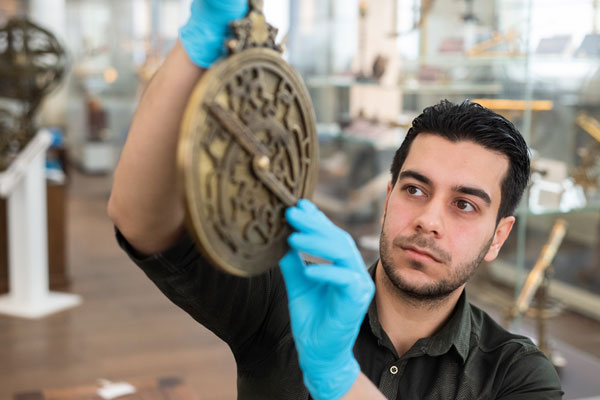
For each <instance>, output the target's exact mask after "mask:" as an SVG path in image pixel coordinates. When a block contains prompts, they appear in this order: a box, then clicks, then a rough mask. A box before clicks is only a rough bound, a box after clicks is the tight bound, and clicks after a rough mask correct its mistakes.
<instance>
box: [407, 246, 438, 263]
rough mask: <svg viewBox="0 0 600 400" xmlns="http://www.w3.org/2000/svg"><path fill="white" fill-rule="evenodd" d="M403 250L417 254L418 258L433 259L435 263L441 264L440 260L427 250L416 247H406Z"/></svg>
mask: <svg viewBox="0 0 600 400" xmlns="http://www.w3.org/2000/svg"><path fill="white" fill-rule="evenodd" d="M402 249H403V250H405V251H411V252H413V253H415V254H416V255H417V256H422V257H429V258H430V259H432V260H433V261H435V262H438V263H439V262H440V260H439V259H438V258H437V257H436V256H434V255H433V254H431V253H430V252H429V251H427V250H425V249H421V248H419V247H416V246H406V247H402Z"/></svg>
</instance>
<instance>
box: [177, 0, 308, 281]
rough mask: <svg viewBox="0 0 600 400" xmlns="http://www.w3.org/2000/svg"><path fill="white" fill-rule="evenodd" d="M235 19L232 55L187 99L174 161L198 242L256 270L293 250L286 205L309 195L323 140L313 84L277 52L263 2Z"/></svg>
mask: <svg viewBox="0 0 600 400" xmlns="http://www.w3.org/2000/svg"><path fill="white" fill-rule="evenodd" d="M230 27H231V30H232V31H233V34H234V37H235V38H234V39H231V40H229V41H227V43H226V47H227V49H228V52H229V55H228V57H226V58H224V59H222V60H220V61H218V62H217V63H216V64H215V65H214V66H213V67H211V68H210V69H209V70H208V71H206V73H205V74H204V75H203V77H202V79H201V80H200V82H199V83H198V85H197V87H196V88H195V90H194V92H193V94H192V96H191V98H190V101H189V104H188V107H187V109H186V112H185V116H184V121H183V124H182V132H181V139H180V143H179V155H178V162H179V170H180V175H181V178H182V182H183V186H184V191H185V193H184V195H185V203H186V209H187V222H188V226H189V229H190V231H191V232H192V234H193V236H194V237H195V239H196V241H197V243H198V245H199V248H200V250H201V251H202V253H203V254H204V256H205V257H207V258H208V260H209V261H210V262H211V263H212V264H213V265H214V266H216V267H217V268H220V269H221V270H224V271H226V272H228V273H231V274H234V275H239V276H251V275H256V274H259V273H262V272H264V271H266V270H267V269H269V268H271V267H274V266H276V265H277V262H278V261H279V259H280V258H281V257H282V256H283V255H284V254H285V253H286V251H287V241H286V239H287V236H288V235H289V233H290V228H289V227H288V225H287V223H286V220H285V216H284V212H285V209H286V208H287V207H288V206H291V205H293V204H295V203H296V202H297V200H298V199H300V198H310V197H311V196H312V192H313V190H314V186H315V182H316V175H317V172H318V171H317V162H318V141H317V135H316V128H315V117H314V111H313V109H312V104H311V101H310V97H309V95H308V91H307V90H306V88H305V86H304V84H303V82H302V80H301V79H300V77H299V76H298V75H297V74H296V72H294V70H293V69H292V67H291V66H290V65H288V64H287V63H286V62H285V61H284V60H283V59H282V58H281V51H282V50H281V48H280V46H278V45H277V44H275V36H276V34H277V30H276V29H275V28H274V27H272V26H271V25H269V24H267V23H266V21H265V18H264V15H263V13H262V2H261V1H250V7H249V12H248V14H247V16H246V17H245V18H243V19H241V20H236V21H234V22H232V24H231V25H230Z"/></svg>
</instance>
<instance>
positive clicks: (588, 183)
mask: <svg viewBox="0 0 600 400" xmlns="http://www.w3.org/2000/svg"><path fill="white" fill-rule="evenodd" d="M575 121H576V123H577V125H579V126H580V127H581V129H583V130H584V131H585V132H587V133H588V134H589V135H590V136H591V137H592V138H594V139H595V140H596V142H594V143H592V144H591V145H589V146H586V147H581V148H579V149H578V150H577V153H578V155H579V158H580V163H579V166H578V167H577V168H575V170H574V171H573V179H575V183H577V184H578V185H581V186H582V187H583V188H584V189H598V187H599V186H600V172H599V170H598V169H599V168H600V121H598V120H597V119H596V118H594V117H592V116H591V115H589V114H587V113H585V112H580V113H579V114H578V115H577V119H576V120H575Z"/></svg>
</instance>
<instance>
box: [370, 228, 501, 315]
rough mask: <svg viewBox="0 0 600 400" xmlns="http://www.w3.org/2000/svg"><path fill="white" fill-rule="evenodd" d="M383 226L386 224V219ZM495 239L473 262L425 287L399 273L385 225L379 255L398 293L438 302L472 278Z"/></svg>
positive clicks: (419, 300) (414, 263)
mask: <svg viewBox="0 0 600 400" xmlns="http://www.w3.org/2000/svg"><path fill="white" fill-rule="evenodd" d="M383 226H385V219H384V224H383ZM493 239H494V236H493V235H492V237H491V238H490V240H489V241H488V242H487V243H486V244H485V245H484V246H483V247H482V248H481V250H480V251H479V254H478V255H477V257H476V258H475V259H474V260H473V261H471V262H467V263H464V264H462V265H460V266H457V268H456V269H455V270H454V272H453V273H452V275H451V276H450V277H449V278H447V279H442V280H441V281H439V282H436V283H434V284H431V285H428V286H426V287H423V288H418V287H412V286H410V285H409V284H408V283H407V282H406V281H404V279H402V277H401V276H400V274H398V273H397V270H396V268H395V266H394V262H393V259H392V257H391V255H390V254H389V249H388V247H387V246H386V244H387V243H388V240H387V235H386V234H385V233H384V232H383V227H382V229H381V237H380V239H379V256H380V260H381V265H382V266H383V270H384V271H385V273H386V275H387V277H388V280H389V282H390V283H391V284H392V285H393V286H394V287H395V288H396V289H397V290H398V293H399V294H400V295H402V297H403V298H405V299H408V300H409V301H413V302H415V303H416V304H421V305H427V304H436V303H439V302H440V301H441V300H443V299H445V298H446V297H448V296H449V295H450V294H451V293H452V292H454V291H455V290H456V289H458V288H459V287H461V286H462V285H463V284H464V283H466V282H467V281H468V280H469V279H470V278H471V276H472V275H473V273H475V270H476V269H477V267H478V266H479V264H480V263H481V261H482V260H483V258H484V257H485V255H486V253H487V252H488V250H489V248H490V246H491V245H492V241H493ZM389 245H390V246H391V245H392V244H391V243H389ZM410 262H411V264H412V266H413V267H415V268H418V269H422V268H423V264H421V263H420V262H418V261H415V260H411V261H410Z"/></svg>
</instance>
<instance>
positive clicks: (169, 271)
mask: <svg viewBox="0 0 600 400" xmlns="http://www.w3.org/2000/svg"><path fill="white" fill-rule="evenodd" d="M245 10H246V4H245V1H243V0H228V1H217V0H196V1H194V2H193V4H192V16H191V17H190V21H189V22H188V23H187V24H186V25H185V26H184V27H183V28H182V30H181V41H180V42H178V43H177V44H176V46H175V47H174V49H173V50H172V51H171V53H170V54H169V56H168V57H167V59H166V60H165V63H164V64H163V66H162V67H161V69H160V70H159V71H158V72H157V74H156V75H155V77H154V78H153V80H152V82H151V83H150V85H149V87H148V89H147V91H146V93H145V94H144V96H143V98H142V100H141V102H140V105H139V107H138V110H137V112H136V115H135V117H134V121H133V123H132V127H131V131H130V134H129V137H128V140H127V143H126V144H125V147H124V149H123V153H122V156H121V160H120V161H119V165H118V167H117V169H116V171H115V182H114V187H113V192H112V194H111V199H110V202H109V214H110V216H111V218H112V219H113V221H114V222H115V225H116V226H117V228H118V231H117V237H118V240H119V243H120V244H121V246H122V247H123V248H124V249H125V250H126V251H127V252H128V253H129V255H130V257H131V258H132V259H133V260H134V261H135V262H136V263H137V264H138V265H139V266H140V267H141V268H142V269H143V270H144V272H145V273H146V274H147V275H148V276H149V277H150V278H151V279H152V280H153V281H154V283H155V284H156V285H157V286H158V287H159V288H160V290H161V291H162V292H163V293H165V294H166V295H167V296H168V297H169V298H170V299H171V300H172V301H173V302H174V303H176V304H177V305H179V306H180V307H181V308H183V309H184V310H185V311H187V312H188V313H189V314H190V315H191V316H192V317H193V318H195V319H196V320H197V321H199V322H200V323H202V324H204V325H205V326H206V327H208V328H209V329H211V330H212V331H213V332H214V333H215V334H217V335H218V336H219V337H221V338H222V339H223V340H224V341H226V342H227V343H228V345H229V346H230V348H231V350H232V352H233V354H234V356H235V359H236V362H237V366H238V396H239V398H240V399H306V398H308V396H309V392H310V395H312V397H313V398H315V399H339V398H344V399H359V398H363V399H376V398H389V399H424V398H427V399H479V398H486V399H487V398H490V399H514V400H516V399H554V398H561V396H562V392H561V389H560V382H559V380H558V377H557V375H556V372H555V371H554V369H553V367H552V365H551V363H550V362H549V361H548V360H547V359H546V358H545V357H544V356H543V354H542V353H541V352H540V351H539V350H538V349H537V348H536V347H535V346H534V345H533V344H532V343H531V342H530V341H529V340H528V339H526V338H524V337H520V336H516V335H512V334H510V333H508V332H506V331H504V330H503V329H502V328H501V327H500V326H498V325H497V324H496V323H495V322H494V321H493V320H492V319H491V318H490V317H489V316H487V315H486V314H485V313H483V312H482V311H481V310H479V309H477V308H475V307H473V306H470V305H469V303H468V301H467V299H466V297H465V294H464V286H465V283H466V281H467V280H468V279H469V277H470V276H471V274H472V273H473V272H474V270H475V269H476V268H477V266H478V265H479V263H480V262H481V261H482V260H486V261H491V260H493V259H494V258H495V257H496V256H497V254H498V251H499V250H500V248H501V246H502V244H503V243H504V241H505V240H506V238H507V236H508V234H509V232H510V230H511V229H512V226H513V224H514V217H513V216H512V213H513V211H514V209H515V207H516V205H517V203H518V201H519V199H520V197H521V195H522V192H523V189H524V188H525V186H526V183H527V177H528V174H529V158H528V154H527V147H526V145H525V142H524V141H523V139H522V137H521V135H520V134H519V133H518V132H517V131H516V129H515V128H514V127H513V125H512V124H511V123H510V122H508V121H506V120H505V119H504V118H502V117H501V116H498V115H496V114H494V113H492V112H491V111H489V110H487V109H485V108H483V107H481V106H479V105H477V104H473V103H469V102H466V103H463V104H461V105H454V104H451V103H449V102H442V103H440V104H438V105H436V106H434V107H430V108H427V109H426V110H425V111H424V112H423V114H421V115H420V116H419V117H418V118H416V119H415V121H414V122H413V126H412V128H411V130H410V131H409V133H408V135H407V137H406V139H405V141H404V143H403V144H402V146H401V147H400V149H399V150H398V152H397V154H396V156H395V158H394V161H393V164H392V168H391V171H392V179H391V182H390V183H389V185H388V189H387V195H386V201H385V210H384V211H385V213H384V217H383V218H382V233H381V243H380V255H381V257H380V260H379V261H378V262H377V263H376V264H375V265H373V266H372V267H371V268H370V269H369V270H367V269H366V267H365V265H364V263H363V261H362V258H361V256H360V253H359V252H358V250H357V249H356V246H355V244H354V241H353V240H352V238H351V237H350V235H348V234H347V233H346V232H344V231H342V230H341V229H339V228H338V227H336V226H335V225H333V224H332V223H331V222H330V221H329V220H328V219H327V218H326V217H325V215H324V214H323V213H321V212H320V211H319V210H318V209H317V208H316V206H314V205H313V204H312V203H310V202H309V201H308V200H300V201H299V202H298V204H297V205H296V206H295V207H291V208H289V209H288V210H287V211H286V217H287V219H288V221H289V223H290V225H291V226H292V227H293V228H294V229H295V230H296V232H295V233H293V234H292V235H291V236H290V238H289V243H290V247H291V250H290V251H289V252H288V254H287V255H286V256H285V257H284V258H283V259H282V260H281V262H280V267H281V268H280V269H278V268H273V269H271V270H270V271H269V272H267V273H265V274H263V275H260V276H257V277H254V278H250V279H244V278H238V277H234V276H230V275H226V274H223V273H221V272H219V271H217V270H215V269H213V268H211V266H209V265H208V263H207V262H206V260H204V259H203V258H202V256H201V255H200V254H199V253H198V252H197V250H196V249H195V247H194V244H193V242H192V240H191V239H190V236H189V235H188V234H187V233H186V232H185V229H184V208H183V205H182V203H181V199H180V198H179V196H178V187H177V183H176V170H175V169H176V168H175V148H176V144H177V139H178V138H177V133H178V127H179V121H180V120H181V116H182V113H183V110H184V107H185V104H186V101H187V99H188V97H189V95H190V92H191V90H192V89H193V87H194V84H195V82H196V81H197V80H198V79H199V78H200V76H201V75H202V72H203V69H202V68H206V67H208V66H210V64H211V63H212V62H214V60H215V59H216V58H217V57H218V55H219V54H220V53H221V48H222V46H221V44H222V43H223V40H224V38H225V34H226V29H225V26H226V23H227V22H228V21H230V20H231V19H234V18H238V17H240V16H242V15H243V14H244V13H245ZM199 67H200V68H199ZM301 253H310V254H313V255H315V256H319V257H321V258H324V259H326V260H329V261H331V263H327V264H323V265H310V266H306V265H305V263H304V261H303V260H302V257H301V255H300V254H301ZM373 296H374V297H373ZM365 314H366V316H365Z"/></svg>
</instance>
